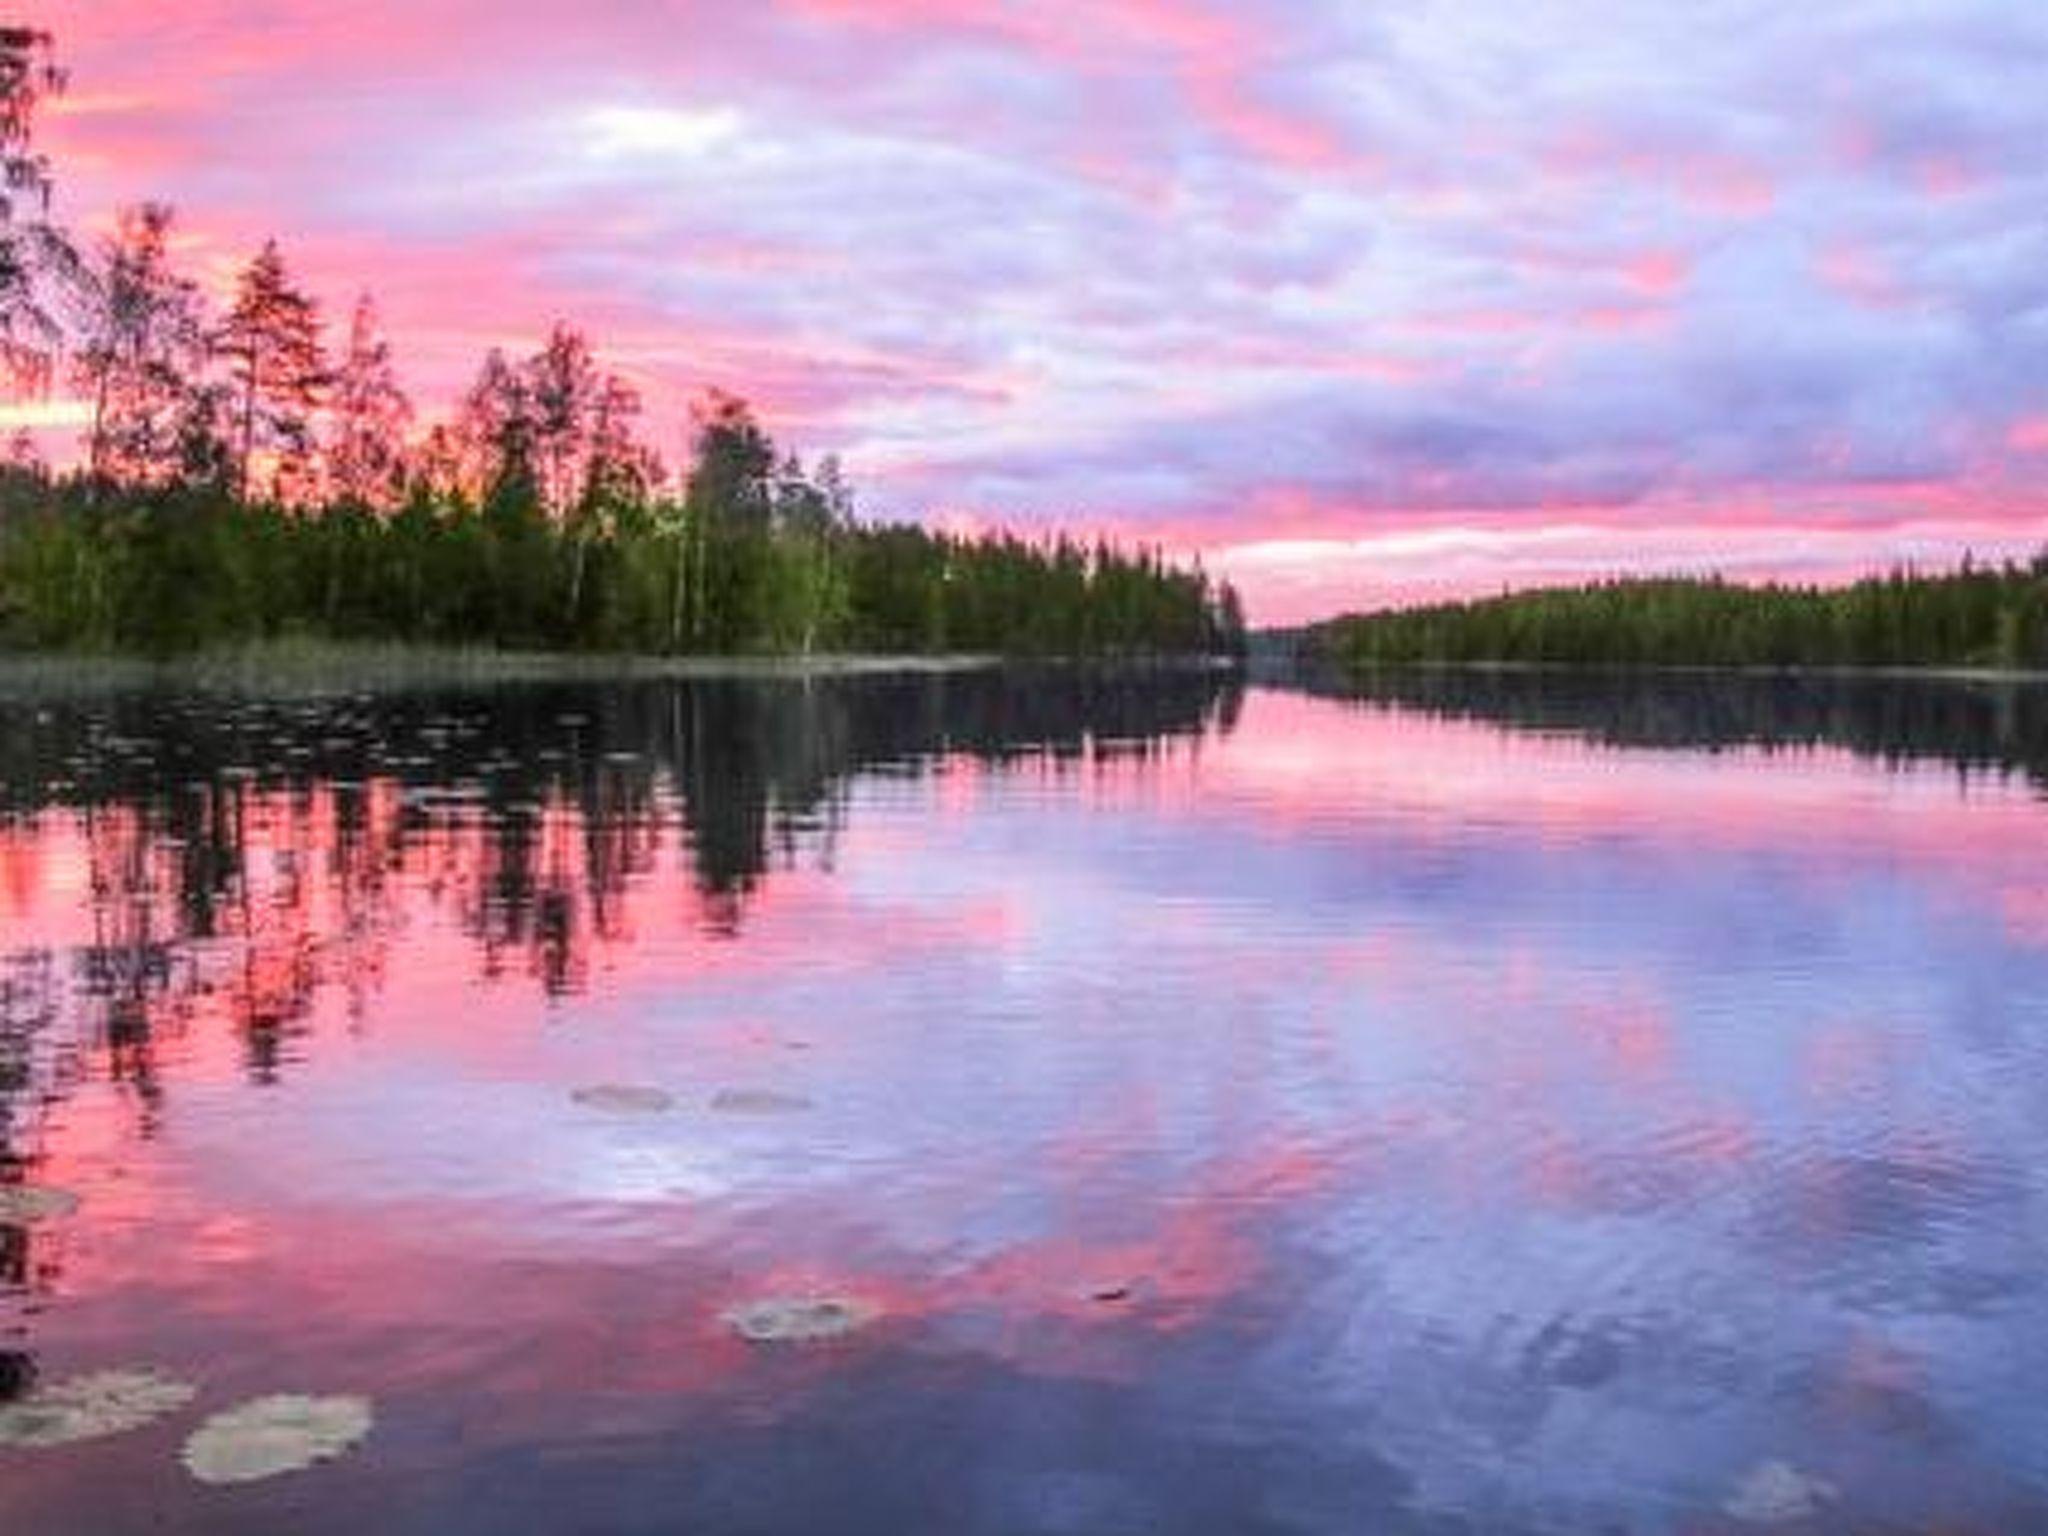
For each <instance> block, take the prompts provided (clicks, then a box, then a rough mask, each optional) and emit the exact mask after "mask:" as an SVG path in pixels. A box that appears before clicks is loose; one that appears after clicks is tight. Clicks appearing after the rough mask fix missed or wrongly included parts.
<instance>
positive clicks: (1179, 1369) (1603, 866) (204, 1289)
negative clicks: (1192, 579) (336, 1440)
mask: <svg viewBox="0 0 2048 1536" xmlns="http://www.w3.org/2000/svg"><path fill="white" fill-rule="evenodd" d="M2044 706H2048V700H2044V698H2043V695H2042V694H2041V692H2040V691H2038V690H2029V689H2025V688H2004V689H1993V688H1983V687H1962V686H1958V685H1952V684H1941V685H1936V684H1921V685H1893V684H1886V685H1878V684H1864V685H1854V686H1852V685H1846V684H1820V683H1789V682H1786V681H1784V680H1778V681H1775V682H1759V681H1756V680H1747V681H1745V680H1731V679H1720V680H1713V679H1706V678H1694V679H1690V680H1674V679H1664V680H1659V681H1637V682H1626V681H1615V680H1607V681H1599V680H1589V679H1583V678H1581V679H1570V680H1560V679H1547V680H1546V679H1543V678H1540V677H1533V676H1519V677H1496V678H1492V679H1483V678H1482V679H1472V678H1466V679H1463V680H1458V679H1455V678H1451V677H1449V676H1448V675H1440V676H1437V677H1435V678H1426V677H1409V678H1407V679H1405V680H1399V681H1395V682H1389V683H1385V684H1383V685H1382V686H1380V687H1379V688H1378V689H1377V690H1376V693H1375V696H1373V697H1369V698H1364V699H1328V698H1314V697H1309V696H1307V695H1303V694H1294V693H1287V692H1280V691H1272V690H1255V691H1253V692H1250V693H1249V694H1246V693H1242V692H1240V691H1239V690H1238V689H1237V688H1236V687H1235V686H1234V685H1232V684H1230V683H1229V682H1227V681H1226V680H1224V679H1221V678H1216V677H1209V676H1203V675H1197V674H1174V675H1169V676H1165V677H1153V678H1149V679H1135V678H1125V679H1121V680H1117V679H1106V678H1100V677H1094V678H1091V677H1087V676H1081V675H1075V674H1070V673H1059V672H1041V673H1004V674H970V675H960V676H951V677H916V678H893V679H892V678H878V677H868V678H850V679H839V680H833V681H829V682H825V681H814V682H810V683H803V682H798V681H788V680H784V681H773V680H754V681H745V682H742V681H729V682H716V681H694V682H684V683H666V682H664V683H651V682H643V683H633V684H619V685H614V686H605V685H600V684H553V685H545V686H527V687H515V686H503V687H499V688H496V689H493V690H489V691H473V692H437V691H433V690H424V689H414V690H410V691H402V692H391V693H383V694H363V695H352V694H344V693H331V694H322V695H311V694H308V695H300V696H293V697H280V698H272V699H251V698H247V697H241V696H230V695H225V694H202V693H193V694H189V695H179V694H174V693H160V694H158V695H155V696H148V695H136V694H125V693H113V694H108V693H100V694H97V695H93V696H74V695H68V694H65V693H62V692H45V693H40V694H37V695H35V696H32V697H31V696H22V697H17V698H15V699H13V700H12V701H11V702H0V1157H4V1164H0V1177H4V1178H5V1179H7V1180H9V1181H17V1182H28V1183H32V1184H37V1185H52V1186H57V1187H61V1188H64V1189H68V1190H71V1191H74V1192H76V1193H77V1194H78V1195H79V1196H80V1197H81V1201H82V1203H81V1205H80V1208H79V1210H78V1212H77V1213H76V1214H75V1215H74V1216H71V1217H69V1218H67V1219H62V1220H56V1221H51V1222H45V1223H38V1224H36V1225H35V1226H33V1227H26V1226H12V1227H0V1395H5V1394H10V1393H11V1394H15V1395H20V1394H25V1393H29V1392H32V1391H33V1390H34V1387H35V1384H36V1383H37V1382H41V1383H44V1384H48V1383H52V1382H58V1381H62V1380H64V1379H66V1378H69V1377H72V1376H75V1375H78V1374H80V1373H82V1372H86V1371H92V1370H97V1369H101V1368H106V1367H112V1366H134V1365H150V1366H154V1367H157V1368H159V1369H162V1370H163V1371H165V1372H167V1373H169V1374H171V1375H174V1376H177V1377H181V1378H184V1379H187V1380H190V1381H192V1382H193V1383H195V1384H196V1385H197V1386H198V1387H199V1388H200V1398H199V1401H198V1402H197V1403H196V1404H195V1405H194V1406H193V1408H192V1409H191V1410H190V1411H189V1412H186V1413H183V1414H180V1415H176V1416H173V1417H171V1418H168V1419H166V1420H164V1421H163V1422H161V1423H159V1424H157V1425H155V1426H152V1427H150V1428H147V1429H143V1430H139V1431H135V1432H132V1433H129V1434H126V1435H121V1436H117V1437H111V1438H107V1439H104V1440H99V1441H94V1442H88V1443H82V1444H78V1445H74V1446H69V1447H63V1448H58V1449H48V1450H37V1451H27V1450H0V1530H5V1531H7V1532H9V1533H10V1536H11V1533H13V1532H15V1531H22V1532H32V1531H48V1532H66V1533H71V1532H78V1533H92V1536H100V1533H106V1536H125V1533H130V1532H134V1533H140V1532H145V1531H147V1532H155V1533H162V1532H170V1533H186V1532H191V1533H199V1532H205V1533H209V1536H216V1533H236V1532H250V1533H255V1532H276V1531H282V1530H290V1531H294V1532H298V1533H304V1536H318V1533H327V1532H334V1533H342V1532H347V1533H350V1536H359V1533H361V1532H363V1531H365V1530H376V1531H379V1532H380V1533H384V1536H412V1533H418V1536H464V1533H470V1532H474V1533H479V1536H483V1533H521V1532H536V1533H537V1532H564V1531H590V1532H607V1533H611V1532H647V1533H655V1532H662V1533H668V1532H677V1531H691V1532H710V1533H721V1532H733V1533H738V1532H781V1531H799V1530H801V1531H821V1532H836V1531H844V1532H861V1533H866V1532H874V1533H900V1532H904V1531H911V1530H924V1529H931V1530H945V1531H948V1532H960V1533H967V1532H1004V1533H1007V1532H1075V1533H1083V1532H1086V1533H1113V1532H1127V1531H1128V1532H1138V1531H1162V1532H1211V1531H1213V1532H1218V1533H1222V1532H1229V1533H1255V1532H1268V1531H1270V1532H1281V1531H1290V1532H1294V1531H1298V1532H1347V1533H1349V1532H1358V1531H1374V1532H1427V1533H1448V1532H1474V1533H1479V1532H1484V1533H1517V1532H1531V1533H1533V1532H1582V1531H1625V1532H1643V1533H1663V1532H1670V1533H1677V1532H1714V1531H1737V1530H1748V1529H1758V1528H1766V1527H1768V1528H1773V1529H1781V1530H1790V1531H1802V1530H1804V1531H1814V1530H1826V1531H1835V1530H1886V1531H1923V1532H1933V1531H1943V1532H1950V1533H1953V1532H1969V1531H1980V1532H1986V1533H1992V1532H1998V1533H2012V1532H2018V1531H2027V1530H2041V1529H2048V1408H2044V1407H2043V1406H2042V1404H2043V1395H2042V1394H2043V1384H2044V1383H2048V1073H2044V1070H2043V1068H2044V1066H2048V879H2044V875H2043V861H2042V850H2043V849H2044V847H2048V801H2044V799H2043V789H2042V786H2043V784H2044V783H2048V774H2044V772H2043V764H2044V763H2048V730H2044V720H2048V707H2044ZM600 1086H611V1087H614V1088H634V1089H642V1090H658V1092H659V1095H665V1096H666V1107H665V1108H664V1107H662V1102H661V1100H660V1099H659V1098H658V1097H657V1096H656V1095H653V1094H647V1095H642V1096H641V1097H640V1098H639V1100H638V1101H637V1104H638V1107H640V1108H642V1109H646V1110H649V1111H650V1112H646V1113H639V1114H634V1113H619V1112H616V1111H617V1110H618V1109H619V1108H620V1107H621V1105H620V1104H618V1103H613V1104H611V1105H610V1106H609V1107H607V1103H606V1101H605V1099H604V1097H603V1096H602V1095H599V1096H597V1097H596V1098H593V1097H592V1096H591V1095H590V1094H588V1093H587V1092H584V1093H581V1094H580V1095H579V1090H588V1089H591V1088H593V1087H600ZM635 1102H636V1101H634V1100H632V1099H631V1098H630V1096H629V1099H628V1101H626V1103H625V1104H624V1106H623V1107H625V1108H632V1107H634V1106H635ZM792 1297H794V1298H803V1297H810V1298H821V1297H829V1298H834V1299H836V1300H838V1301H841V1302H843V1303H845V1304H846V1305H847V1306H848V1307H849V1308H851V1309H852V1310H851V1313H850V1314H849V1315H851V1316H852V1317H853V1318H854V1319H855V1320H856V1321H858V1322H859V1323H860V1326H858V1327H856V1328H855V1329H854V1330H853V1331H852V1332H850V1333H848V1334H846V1335H845V1336H844V1337H839V1338H833V1339H827V1340H820V1341H813V1342H809V1343H787V1342H785V1343H774V1342H762V1341H759V1340H752V1339H749V1338H747V1337H744V1336H743V1330H741V1329H737V1328H735V1326H734V1321H733V1320H734V1318H736V1317H739V1318H745V1317H750V1316H754V1315H756V1314H752V1313H749V1312H748V1311H747V1310H746V1309H748V1308H749V1307H751V1306H754V1305H756V1304H758V1303H760V1302H762V1301H764V1300H771V1299H774V1298H792ZM276 1391H291V1392H313V1393H344V1394H358V1395H362V1396H365V1397H368V1398H370V1399H372V1400H373V1401H374V1403H375V1406H376V1414H377V1421H376V1427H375V1429H374V1430H373V1432H372V1433H371V1435H370V1437H369V1438H368V1439H367V1440H366V1441H365V1442H364V1443H363V1444H362V1445H361V1446H360V1447H359V1448H358V1449H357V1450H355V1451H354V1452H353V1453H352V1454H350V1455H349V1456H347V1457H345V1458H343V1459H341V1460H338V1461H335V1462H333V1463H330V1464H327V1465H324V1466H320V1467H317V1468H314V1469H312V1470H309V1471H306V1472H302V1473H298V1474H294V1475H289V1476H285V1477H281V1478H279V1479H277V1480H275V1481H272V1482H267V1483H259V1484H251V1485H248V1486H246V1487H241V1488H233V1489H213V1488H203V1487H201V1486H200V1485H199V1484H197V1483H195V1482H194V1481H192V1480H191V1479H190V1478H189V1477H188V1475H187V1474H186V1473H185V1471H184V1469H183V1468H182V1467H181V1466H180V1465H179V1463H178V1460H177V1452H178V1448H179V1446H180V1444H181V1443H182V1441H183V1439H184V1437H185V1436H186V1435H187V1434H189V1433H190V1432H191V1430H192V1429H193V1428H194V1427H196V1425H197V1423H198V1422H199V1421H200V1419H202V1418H203V1417H204V1415H205V1414H206V1413H208V1412H211V1411H214V1410H216V1409H219V1408H222V1407H226V1406H229V1405H232V1404H234V1403H235V1402H238V1401H240V1400H242V1399H244V1398H248V1397H252V1396H258V1395H262V1394H264V1393H269V1392H276ZM1774 1466H1775V1467H1776V1468H1777V1469H1778V1470H1777V1472H1775V1473H1771V1472H1764V1474H1763V1482H1762V1483H1761V1484H1760V1483H1759V1482H1758V1478H1759V1475H1760V1469H1770V1468H1773V1467H1774ZM1788 1476H1789V1477H1790V1478H1791V1479H1792V1481H1793V1485H1794V1486H1795V1487H1796V1488H1797V1489H1798V1490H1801V1491H1802V1493H1803V1499H1795V1500H1791V1501H1790V1502H1789V1503H1787V1501H1785V1500H1782V1499H1781V1500H1779V1504H1780V1505H1781V1506H1783V1507H1777V1508H1771V1507H1769V1505H1770V1501H1769V1500H1768V1499H1766V1500H1763V1501H1762V1502H1761V1503H1760V1502H1759V1500H1758V1499H1757V1498H1756V1497H1754V1495H1755V1493H1756V1490H1757V1489H1758V1488H1759V1487H1760V1486H1761V1487H1765V1488H1767V1489H1768V1488H1769V1487H1771V1486H1774V1485H1775V1486H1778V1487H1779V1488H1780V1490H1781V1491H1782V1487H1783V1485H1784V1484H1785V1481H1786V1478H1787V1477H1788ZM1773 1479H1775V1484H1774V1482H1773ZM1746 1494H1747V1495H1750V1496H1747V1497H1746V1496H1745V1495H1746Z"/></svg>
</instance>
